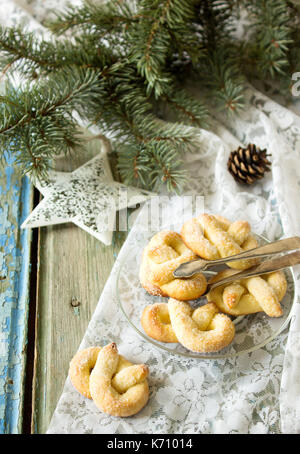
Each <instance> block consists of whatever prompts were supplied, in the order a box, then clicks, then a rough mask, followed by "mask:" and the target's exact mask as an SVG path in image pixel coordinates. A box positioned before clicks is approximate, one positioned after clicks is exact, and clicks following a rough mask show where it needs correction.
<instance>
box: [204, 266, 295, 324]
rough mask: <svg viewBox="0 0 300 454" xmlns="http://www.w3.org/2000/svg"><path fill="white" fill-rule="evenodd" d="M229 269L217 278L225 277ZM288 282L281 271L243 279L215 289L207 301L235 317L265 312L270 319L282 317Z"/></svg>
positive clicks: (215, 277)
mask: <svg viewBox="0 0 300 454" xmlns="http://www.w3.org/2000/svg"><path fill="white" fill-rule="evenodd" d="M228 274H230V270H225V271H222V272H221V273H218V274H217V275H216V276H214V277H213V278H212V279H211V280H210V282H213V281H214V279H219V278H221V277H222V278H223V277H224V278H225V277H226V276H227V275H228ZM286 289H287V282H286V279H285V277H284V274H283V273H282V272H281V271H275V272H273V273H270V274H264V275H262V276H254V277H251V278H248V279H242V280H240V281H237V282H234V283H232V284H229V285H225V286H221V287H217V288H215V289H212V290H211V291H210V292H209V293H208V294H207V300H208V301H214V302H215V303H216V305H217V306H218V308H219V309H220V310H221V311H222V312H226V313H227V314H231V315H234V316H238V315H246V314H253V313H255V312H261V311H264V312H265V313H266V314H267V315H269V316H270V317H280V316H281V315H282V307H281V305H280V301H281V300H282V299H283V297H284V295H285V293H286Z"/></svg>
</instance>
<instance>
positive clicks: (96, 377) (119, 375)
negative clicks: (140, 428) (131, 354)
mask: <svg viewBox="0 0 300 454" xmlns="http://www.w3.org/2000/svg"><path fill="white" fill-rule="evenodd" d="M148 373H149V369H148V366H146V365H145V364H132V363H131V362H130V361H127V360H126V359H125V358H124V357H123V356H121V355H119V354H118V350H117V346H116V344H114V343H112V344H109V345H106V346H105V347H103V348H101V347H90V348H87V349H84V350H81V351H79V352H78V353H77V354H76V355H75V356H74V358H73V359H72V361H71V362H70V369H69V376H70V379H71V382H72V384H73V386H74V387H75V388H76V389H77V391H79V392H80V393H81V394H82V395H84V396H85V397H88V398H89V399H93V401H94V403H95V404H96V405H97V407H98V408H100V410H102V411H103V412H105V413H109V414H110V415H113V416H121V417H125V416H132V415H134V414H136V413H138V412H139V411H140V410H141V409H142V408H143V407H144V406H145V405H146V403H147V401H148V399H149V387H148V382H147V376H148Z"/></svg>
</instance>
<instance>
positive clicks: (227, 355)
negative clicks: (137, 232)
mask: <svg viewBox="0 0 300 454" xmlns="http://www.w3.org/2000/svg"><path fill="white" fill-rule="evenodd" d="M153 234H155V233H153ZM256 236H257V237H258V238H260V239H261V240H263V241H266V242H267V243H270V240H268V239H267V238H265V237H264V236H263V235H258V234H256ZM127 260H128V257H126V258H125V259H123V260H122V261H121V263H120V265H119V269H118V273H117V279H116V295H117V300H118V304H119V306H120V308H121V311H122V313H123V315H124V316H125V318H126V320H127V321H128V323H129V324H130V325H131V326H132V327H133V328H134V330H135V331H136V332H137V333H138V335H139V336H140V337H142V338H143V339H144V340H146V341H147V342H149V343H151V344H152V345H154V346H155V347H156V348H157V349H159V350H164V351H166V352H168V353H170V354H171V355H174V356H183V357H186V358H190V359H195V360H197V359H214V360H217V359H228V358H234V357H236V356H239V355H242V354H244V353H251V352H253V351H256V350H258V349H260V348H262V347H264V346H265V345H267V344H268V343H269V342H271V341H272V340H273V339H275V338H276V337H277V336H278V335H279V334H280V333H281V332H282V331H283V330H284V329H285V328H286V327H287V325H288V324H289V322H290V320H291V316H292V308H293V306H294V304H295V300H296V296H297V295H296V292H295V275H294V271H293V269H292V267H289V268H286V269H285V270H284V271H289V272H290V274H291V277H292V281H293V293H294V295H293V302H292V303H291V307H290V311H289V313H288V315H287V317H286V319H285V320H284V321H283V323H282V325H280V328H279V329H278V330H277V331H274V333H273V334H272V335H271V336H269V337H268V338H266V339H264V340H263V341H262V342H259V343H258V344H256V345H254V346H253V347H250V348H246V349H245V350H242V351H238V352H233V353H224V354H222V353H220V354H218V356H216V355H211V354H209V353H200V352H199V355H197V356H196V354H197V352H191V353H189V351H188V350H187V352H186V353H185V352H177V351H172V350H171V349H169V348H168V347H167V346H165V345H163V344H160V343H158V342H157V341H156V340H155V339H152V338H150V337H149V336H147V334H145V333H144V332H143V331H141V330H140V329H139V328H138V327H137V326H136V325H135V324H134V323H133V321H132V320H131V319H130V317H129V316H128V315H127V313H126V310H125V309H124V307H123V305H122V302H121V297H120V293H119V281H120V277H121V272H122V270H123V268H124V266H125V264H126V262H127ZM214 353H216V352H214Z"/></svg>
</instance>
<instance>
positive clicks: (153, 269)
mask: <svg viewBox="0 0 300 454" xmlns="http://www.w3.org/2000/svg"><path fill="white" fill-rule="evenodd" d="M196 258H197V256H196V255H195V254H194V253H193V252H192V251H191V250H190V249H188V247H187V246H186V245H185V244H184V242H183V241H182V238H181V236H180V235H179V233H176V232H172V231H169V230H164V231H162V232H159V233H157V234H156V235H154V236H153V237H152V238H151V240H150V241H149V243H148V245H147V246H146V248H145V249H144V251H143V257H142V264H141V268H140V281H141V284H142V286H143V287H144V288H145V290H147V292H148V293H150V294H152V295H157V296H169V297H172V298H177V299H180V300H182V301H187V300H192V299H196V298H199V297H200V296H201V295H203V293H204V292H205V290H206V286H207V283H206V279H205V277H204V275H203V274H202V273H197V274H195V275H194V276H193V277H191V278H188V279H177V278H174V277H173V271H174V270H175V269H176V268H177V267H178V266H179V265H180V264H181V263H184V262H188V261H190V260H194V259H196Z"/></svg>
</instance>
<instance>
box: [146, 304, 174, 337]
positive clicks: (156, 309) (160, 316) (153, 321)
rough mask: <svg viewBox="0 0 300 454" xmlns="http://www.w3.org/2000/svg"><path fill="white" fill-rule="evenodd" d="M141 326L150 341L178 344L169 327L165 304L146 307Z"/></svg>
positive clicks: (168, 316) (169, 321) (167, 311)
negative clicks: (150, 338)
mask: <svg viewBox="0 0 300 454" xmlns="http://www.w3.org/2000/svg"><path fill="white" fill-rule="evenodd" d="M141 324H142V327H143V329H144V331H145V332H146V333H147V334H148V336H150V337H152V339H156V340H158V341H160V342H167V343H169V342H171V343H172V342H178V339H177V337H176V334H175V333H174V330H173V328H172V325H171V320H170V314H169V309H168V304H167V303H155V304H149V306H146V307H145V308H144V310H143V313H142V318H141Z"/></svg>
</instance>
